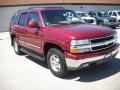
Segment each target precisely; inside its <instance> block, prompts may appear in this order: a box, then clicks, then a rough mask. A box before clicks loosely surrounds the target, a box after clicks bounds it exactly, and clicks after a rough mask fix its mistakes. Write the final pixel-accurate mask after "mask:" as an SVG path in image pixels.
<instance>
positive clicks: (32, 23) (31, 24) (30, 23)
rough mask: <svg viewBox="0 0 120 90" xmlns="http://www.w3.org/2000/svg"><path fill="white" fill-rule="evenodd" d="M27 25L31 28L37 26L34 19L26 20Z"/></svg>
mask: <svg viewBox="0 0 120 90" xmlns="http://www.w3.org/2000/svg"><path fill="white" fill-rule="evenodd" d="M28 26H29V27H31V28H37V27H38V24H37V23H36V22H35V21H30V22H28Z"/></svg>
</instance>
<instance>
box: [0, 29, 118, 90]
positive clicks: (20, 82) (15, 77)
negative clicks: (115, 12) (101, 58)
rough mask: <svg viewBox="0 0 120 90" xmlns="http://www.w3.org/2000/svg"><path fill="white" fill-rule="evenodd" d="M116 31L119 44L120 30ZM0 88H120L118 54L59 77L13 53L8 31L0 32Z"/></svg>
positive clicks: (75, 89) (20, 89) (46, 89)
mask: <svg viewBox="0 0 120 90" xmlns="http://www.w3.org/2000/svg"><path fill="white" fill-rule="evenodd" d="M116 31H117V32H118V42H119V43H120V29H116ZM0 90H120V53H119V54H118V55H117V57H116V58H115V59H114V60H110V61H109V62H106V63H104V64H101V65H99V66H96V67H92V68H87V69H82V70H79V71H73V72H70V74H69V75H68V76H67V77H66V78H64V79H61V78H57V77H55V76H54V75H52V74H51V72H50V70H49V69H48V67H47V65H46V63H44V62H40V61H38V60H36V59H34V58H32V57H30V56H28V55H20V56H19V55H16V54H15V53H14V50H13V48H12V47H11V46H10V38H9V33H8V32H5V33H0Z"/></svg>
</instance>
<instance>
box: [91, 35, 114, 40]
mask: <svg viewBox="0 0 120 90" xmlns="http://www.w3.org/2000/svg"><path fill="white" fill-rule="evenodd" d="M111 36H113V37H114V35H109V36H106V37H99V38H93V39H89V40H94V39H102V38H107V37H111Z"/></svg>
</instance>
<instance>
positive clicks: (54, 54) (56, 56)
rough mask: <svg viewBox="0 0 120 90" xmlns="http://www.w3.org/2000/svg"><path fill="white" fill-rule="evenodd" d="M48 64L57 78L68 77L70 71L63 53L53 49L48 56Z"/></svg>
mask: <svg viewBox="0 0 120 90" xmlns="http://www.w3.org/2000/svg"><path fill="white" fill-rule="evenodd" d="M47 63H48V66H49V68H50V70H51V72H52V73H53V74H54V75H55V76H57V77H64V76H66V75H67V73H68V70H67V67H66V62H65V58H64V55H63V53H62V52H61V51H60V50H58V49H56V48H51V49H50V50H49V51H48V54H47Z"/></svg>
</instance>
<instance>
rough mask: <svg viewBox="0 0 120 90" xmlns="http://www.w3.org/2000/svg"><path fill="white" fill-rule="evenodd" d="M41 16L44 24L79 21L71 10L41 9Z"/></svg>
mask: <svg viewBox="0 0 120 90" xmlns="http://www.w3.org/2000/svg"><path fill="white" fill-rule="evenodd" d="M42 17H43V21H44V24H45V25H46V26H50V25H56V24H71V23H80V22H81V21H80V19H79V18H78V17H77V14H76V13H75V12H73V11H71V10H46V11H42Z"/></svg>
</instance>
